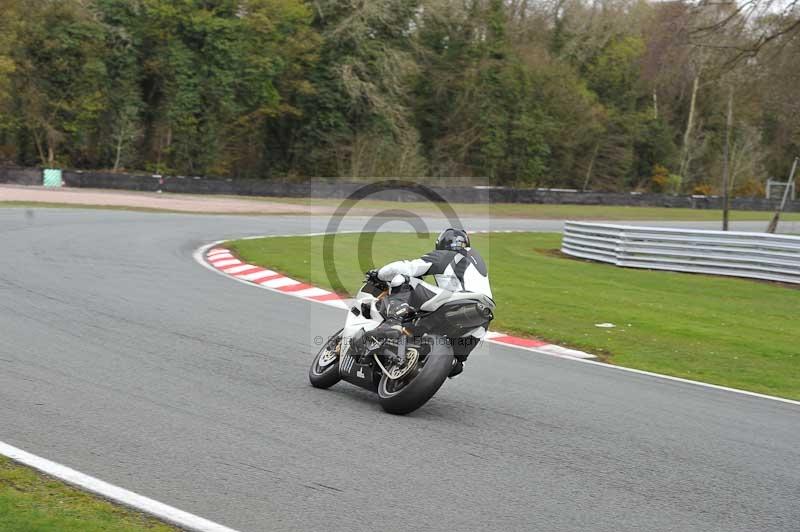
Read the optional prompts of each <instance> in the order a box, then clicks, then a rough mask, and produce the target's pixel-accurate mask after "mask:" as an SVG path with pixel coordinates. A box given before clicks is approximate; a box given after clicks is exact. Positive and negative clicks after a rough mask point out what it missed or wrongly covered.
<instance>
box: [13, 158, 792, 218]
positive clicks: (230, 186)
mask: <svg viewBox="0 0 800 532" xmlns="http://www.w3.org/2000/svg"><path fill="white" fill-rule="evenodd" d="M63 176H64V183H65V185H66V186H68V187H78V188H106V189H120V190H139V191H156V190H159V189H160V190H162V191H164V192H178V193H191V194H230V195H242V196H277V197H312V198H346V197H348V196H350V194H352V193H353V192H355V191H356V190H358V189H359V188H361V187H363V186H364V183H348V182H339V181H321V180H309V181H306V182H300V183H295V182H286V181H279V180H266V179H237V180H233V179H210V178H194V177H166V178H164V179H163V180H159V179H158V178H154V177H153V176H150V175H136V174H114V173H109V172H76V171H64V174H63ZM0 183H17V184H21V185H41V183H42V178H41V170H39V169H35V168H34V169H31V168H3V167H0ZM430 188H431V189H432V190H433V191H434V192H436V193H437V194H439V195H440V196H441V197H442V198H444V199H445V200H447V201H449V202H453V203H540V204H573V205H624V206H638V207H675V208H680V207H683V208H692V209H721V208H722V198H719V197H691V196H669V195H665V194H629V193H627V194H626V193H607V192H565V191H554V190H535V189H514V188H505V187H496V188H476V187H466V186H456V187H446V188H444V187H430ZM370 198H373V199H385V200H389V201H419V200H420V199H421V198H420V196H419V195H418V194H416V193H414V192H413V191H412V190H409V189H408V188H394V189H389V190H383V191H381V192H378V193H376V194H374V195H371V196H370ZM777 204H778V201H777V200H767V199H765V198H733V199H731V208H732V209H735V210H755V211H765V210H766V211H772V210H775V208H776V207H777ZM786 210H787V211H794V212H800V201H795V202H790V203H789V205H787V209H786Z"/></svg>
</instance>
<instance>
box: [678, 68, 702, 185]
mask: <svg viewBox="0 0 800 532" xmlns="http://www.w3.org/2000/svg"><path fill="white" fill-rule="evenodd" d="M699 85H700V75H699V74H698V75H696V76H695V77H694V81H692V97H691V99H690V102H689V119H688V120H687V121H686V131H685V132H684V133H683V154H682V155H681V168H680V172H679V173H680V175H681V177H683V178H684V179H686V178H688V177H689V176H688V175H687V174H688V172H689V160H690V159H691V157H692V150H691V142H692V129H693V128H694V112H695V104H696V103H697V88H698V86H699Z"/></svg>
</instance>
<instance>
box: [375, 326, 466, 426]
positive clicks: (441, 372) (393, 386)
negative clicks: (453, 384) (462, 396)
mask: <svg viewBox="0 0 800 532" xmlns="http://www.w3.org/2000/svg"><path fill="white" fill-rule="evenodd" d="M430 339H431V349H430V352H429V353H428V354H427V355H426V357H425V360H424V364H423V365H422V367H420V368H419V369H417V370H414V371H412V373H411V374H410V375H409V377H403V378H401V379H398V380H399V381H405V380H406V379H407V378H410V380H408V382H407V383H405V384H404V383H402V382H392V381H391V379H389V378H388V377H387V376H386V375H385V374H384V375H383V376H382V377H381V381H380V383H379V384H378V401H379V402H380V404H381V407H383V409H384V410H385V411H387V412H389V413H390V414H398V415H404V414H408V413H410V412H413V411H414V410H416V409H418V408H419V407H421V406H422V405H424V404H425V403H427V402H428V400H429V399H430V398H431V397H433V395H434V394H435V393H436V392H437V391H438V390H439V388H441V386H442V384H444V381H445V380H447V376H448V375H449V374H450V370H452V369H453V360H454V359H453V348H452V347H451V346H450V344H449V343H448V342H447V341H446V340H445V339H444V338H443V337H441V336H433V337H430ZM398 384H401V385H402V384H404V385H402V386H401V387H400V388H399V389H398V388H397V386H398Z"/></svg>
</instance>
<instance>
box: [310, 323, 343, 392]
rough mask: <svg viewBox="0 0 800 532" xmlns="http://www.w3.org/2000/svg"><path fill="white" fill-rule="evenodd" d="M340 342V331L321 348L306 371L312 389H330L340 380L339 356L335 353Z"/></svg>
mask: <svg viewBox="0 0 800 532" xmlns="http://www.w3.org/2000/svg"><path fill="white" fill-rule="evenodd" d="M341 341H342V329H339V330H338V331H337V332H336V333H334V335H333V336H332V337H331V339H330V340H329V341H328V342H326V343H325V345H323V346H322V349H320V350H319V353H317V356H315V357H314V362H312V363H311V367H310V368H309V370H308V380H309V381H310V382H311V386H313V387H314V388H323V389H324V388H330V387H331V386H333V385H334V384H336V383H337V382H339V381H340V380H342V377H341V376H340V375H339V354H338V353H337V352H336V351H335V350H336V349H338V348H339V347H338V346H339V344H340V343H341Z"/></svg>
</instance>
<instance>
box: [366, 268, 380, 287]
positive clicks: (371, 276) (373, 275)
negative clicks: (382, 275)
mask: <svg viewBox="0 0 800 532" xmlns="http://www.w3.org/2000/svg"><path fill="white" fill-rule="evenodd" d="M367 280H368V281H370V282H371V283H373V284H379V283H381V282H382V281H381V280H380V279H379V278H378V270H370V271H368V272H367Z"/></svg>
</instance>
